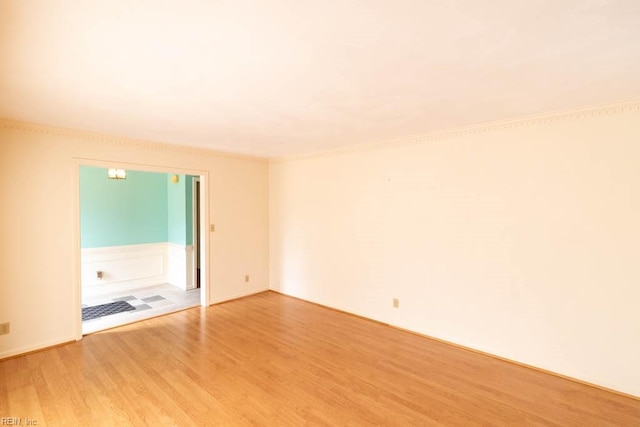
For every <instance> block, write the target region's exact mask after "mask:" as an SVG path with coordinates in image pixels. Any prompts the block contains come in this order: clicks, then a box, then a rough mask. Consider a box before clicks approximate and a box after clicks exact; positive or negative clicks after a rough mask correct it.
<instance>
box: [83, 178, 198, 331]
mask: <svg viewBox="0 0 640 427" xmlns="http://www.w3.org/2000/svg"><path fill="white" fill-rule="evenodd" d="M79 176H80V241H81V248H82V249H81V250H82V253H81V270H82V274H81V277H82V279H81V280H82V311H83V313H82V332H83V334H87V333H91V332H96V331H98V330H102V329H107V328H110V327H114V326H120V325H123V324H126V323H131V322H134V321H137V320H141V319H145V318H148V317H153V316H157V315H159V314H166V313H170V312H172V311H178V310H180V309H184V308H188V307H193V306H197V305H200V300H201V297H200V282H199V278H200V272H199V267H198V266H199V251H198V245H197V241H198V235H199V228H198V227H197V225H198V220H197V216H196V215H194V212H197V205H194V200H196V199H197V198H198V197H199V192H198V191H197V188H198V185H199V179H200V178H199V177H194V176H190V175H180V174H173V173H160V172H145V171H136V170H125V169H110V168H100V167H93V166H80V175H79ZM194 183H195V185H194ZM194 207H195V209H194ZM194 242H196V244H194Z"/></svg>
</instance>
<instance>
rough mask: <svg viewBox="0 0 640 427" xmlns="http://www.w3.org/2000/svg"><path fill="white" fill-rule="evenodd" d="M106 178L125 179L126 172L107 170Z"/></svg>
mask: <svg viewBox="0 0 640 427" xmlns="http://www.w3.org/2000/svg"><path fill="white" fill-rule="evenodd" d="M107 176H108V177H109V179H127V171H126V170H124V169H114V168H109V171H108V172H107Z"/></svg>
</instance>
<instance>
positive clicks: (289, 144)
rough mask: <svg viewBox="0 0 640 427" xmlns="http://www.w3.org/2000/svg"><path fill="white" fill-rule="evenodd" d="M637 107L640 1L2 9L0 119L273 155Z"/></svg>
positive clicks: (30, 2) (32, 3) (18, 1)
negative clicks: (593, 108)
mask: <svg viewBox="0 0 640 427" xmlns="http://www.w3.org/2000/svg"><path fill="white" fill-rule="evenodd" d="M636 98H640V1H638V0H627V1H624V0H619V1H615V0H520V1H517V0H457V1H455V0H430V1H427V0H393V1H391V0H322V1H313V2H312V1H302V0H218V1H213V0H135V1H134V0H108V1H105V0H2V1H0V117H3V118H9V119H16V120H22V121H28V122H35V123H41V124H48V125H55V126H60V127H65V128H72V129H80V130H89V131H96V132H100V133H106V134H111V135H118V136H127V137H133V138H141V139H147V140H152V141H159V142H169V143H175V144H184V145H192V146H200V147H208V148H212V149H217V150H222V151H228V152H235V153H244V154H252V155H258V156H265V157H279V156H287V155H295V154H302V153H308V152H314V151H323V150H330V149H334V148H338V147H344V146H353V145H358V144H370V143H376V142H382V141H387V140H392V139H403V138H409V137H413V136H418V135H422V134H426V133H429V132H432V131H437V130H442V129H447V128H452V127H458V126H464V125H469V124H475V123H481V122H486V121H493V120H502V119H509V118H514V117H519V116H524V115H532V114H539V113H545V112H550V111H558V110H567V109H572V108H577V107H582V106H588V105H593V104H598V103H603V102H614V101H621V100H629V99H636Z"/></svg>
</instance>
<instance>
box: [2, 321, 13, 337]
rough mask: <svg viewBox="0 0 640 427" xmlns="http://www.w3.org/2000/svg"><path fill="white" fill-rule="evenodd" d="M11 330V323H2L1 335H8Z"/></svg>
mask: <svg viewBox="0 0 640 427" xmlns="http://www.w3.org/2000/svg"><path fill="white" fill-rule="evenodd" d="M9 332H11V323H9V322H7V323H2V324H0V335H7V334H8V333H9Z"/></svg>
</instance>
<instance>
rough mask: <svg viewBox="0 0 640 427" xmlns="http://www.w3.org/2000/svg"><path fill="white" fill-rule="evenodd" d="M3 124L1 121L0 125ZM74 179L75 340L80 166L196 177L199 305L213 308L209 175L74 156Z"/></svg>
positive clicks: (78, 318)
mask: <svg viewBox="0 0 640 427" xmlns="http://www.w3.org/2000/svg"><path fill="white" fill-rule="evenodd" d="M2 123H3V121H2V120H0V124H2ZM72 162H73V172H72V173H73V178H72V183H73V185H74V187H75V189H76V190H75V191H74V196H73V198H74V202H75V203H74V205H75V206H74V212H73V213H72V216H73V219H74V221H73V222H74V223H73V230H74V236H73V241H74V248H75V250H74V253H75V257H74V260H73V261H72V263H73V264H74V270H75V274H74V275H73V287H74V290H75V291H74V292H73V293H74V295H75V297H74V302H75V305H76V307H77V308H76V310H77V311H76V321H75V335H76V337H75V339H76V340H81V339H82V307H81V301H82V282H81V262H80V261H81V260H80V254H81V245H80V237H81V236H80V166H96V167H103V168H108V167H113V165H119V166H121V167H122V168H124V169H129V170H139V171H148V172H160V173H177V174H183V175H193V176H198V177H199V178H200V245H201V248H200V255H201V264H200V304H201V305H202V306H203V307H206V306H209V305H211V303H210V302H209V298H210V293H211V283H210V282H209V265H210V263H211V260H210V258H209V245H210V241H209V232H208V230H209V200H210V197H209V196H210V195H209V190H208V189H209V172H208V171H206V170H199V169H185V168H181V167H178V166H170V165H149V164H142V163H131V162H124V161H118V160H107V159H95V158H84V157H73V159H72Z"/></svg>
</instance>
